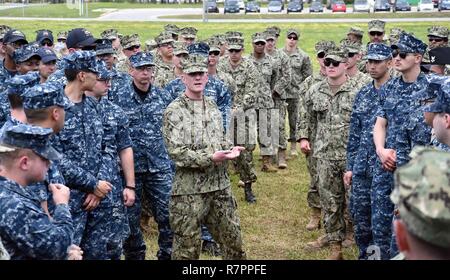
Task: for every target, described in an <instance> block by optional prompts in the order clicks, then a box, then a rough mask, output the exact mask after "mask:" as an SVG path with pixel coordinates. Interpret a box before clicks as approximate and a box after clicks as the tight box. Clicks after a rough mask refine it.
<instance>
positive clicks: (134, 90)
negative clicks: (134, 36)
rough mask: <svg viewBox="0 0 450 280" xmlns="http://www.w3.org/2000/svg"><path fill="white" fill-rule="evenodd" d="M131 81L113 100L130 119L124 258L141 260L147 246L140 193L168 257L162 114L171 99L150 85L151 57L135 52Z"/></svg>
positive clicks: (167, 168) (167, 166) (169, 169)
mask: <svg viewBox="0 0 450 280" xmlns="http://www.w3.org/2000/svg"><path fill="white" fill-rule="evenodd" d="M130 64H131V66H132V67H131V70H130V74H131V76H132V77H133V79H132V81H131V82H130V83H129V84H128V85H127V87H126V88H123V89H122V92H121V93H120V94H118V95H115V96H114V98H113V100H112V101H113V102H114V103H115V104H117V105H118V106H120V107H121V108H122V109H123V110H124V111H125V114H126V115H127V117H128V120H129V122H130V128H129V129H130V136H131V140H132V141H133V152H134V169H135V174H136V200H135V203H134V205H133V206H131V207H128V209H127V210H128V219H129V223H130V230H131V234H130V236H129V237H128V239H127V240H126V242H125V244H124V253H125V258H126V259H140V260H142V259H144V258H145V251H146V245H145V242H144V239H143V236H142V232H141V230H140V226H139V220H140V216H141V197H142V196H141V194H142V192H145V194H146V196H147V198H148V199H149V202H150V206H151V210H152V213H153V215H154V218H155V221H156V222H157V223H158V229H159V237H158V245H159V250H158V253H157V257H158V259H162V260H164V259H170V257H171V254H172V238H173V237H172V231H171V229H170V225H169V208H168V205H169V198H170V190H171V187H172V178H173V166H172V162H171V160H170V158H169V156H168V154H167V151H166V147H165V146H164V141H163V136H162V131H161V127H162V115H163V112H164V110H165V109H166V107H167V105H169V103H170V102H171V101H172V99H171V98H170V96H169V95H168V94H167V93H166V92H164V91H163V90H161V89H160V88H158V87H156V86H153V85H152V84H151V81H152V80H151V78H152V74H153V69H154V62H153V57H152V55H151V54H148V53H142V52H140V53H137V54H135V55H133V56H131V57H130Z"/></svg>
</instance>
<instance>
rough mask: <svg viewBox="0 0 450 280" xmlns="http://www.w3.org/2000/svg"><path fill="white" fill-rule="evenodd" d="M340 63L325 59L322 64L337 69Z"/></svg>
mask: <svg viewBox="0 0 450 280" xmlns="http://www.w3.org/2000/svg"><path fill="white" fill-rule="evenodd" d="M340 63H341V62H339V61H336V60H332V59H327V60H325V61H324V62H323V64H325V66H326V67H329V66H330V65H333V66H334V67H338V66H339V64H340Z"/></svg>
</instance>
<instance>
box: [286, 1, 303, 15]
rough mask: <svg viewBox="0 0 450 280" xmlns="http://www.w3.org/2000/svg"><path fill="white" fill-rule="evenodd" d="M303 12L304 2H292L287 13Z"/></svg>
mask: <svg viewBox="0 0 450 280" xmlns="http://www.w3.org/2000/svg"><path fill="white" fill-rule="evenodd" d="M302 10H303V2H301V1H300V0H292V1H291V2H289V4H288V6H287V13H288V14H289V13H300V12H301V11H302Z"/></svg>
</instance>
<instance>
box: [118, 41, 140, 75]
mask: <svg viewBox="0 0 450 280" xmlns="http://www.w3.org/2000/svg"><path fill="white" fill-rule="evenodd" d="M120 44H121V45H122V53H123V54H124V56H122V55H118V62H117V65H116V68H117V70H118V71H121V72H125V73H128V70H129V67H130V65H129V60H128V59H129V58H130V57H131V56H132V55H133V54H136V53H138V52H140V51H141V41H140V39H139V35H138V34H132V35H125V36H123V37H122V39H120Z"/></svg>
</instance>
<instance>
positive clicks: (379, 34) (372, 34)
mask: <svg viewBox="0 0 450 280" xmlns="http://www.w3.org/2000/svg"><path fill="white" fill-rule="evenodd" d="M369 34H370V36H378V37H379V36H383V34H384V33H383V32H379V31H370V32H369Z"/></svg>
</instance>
